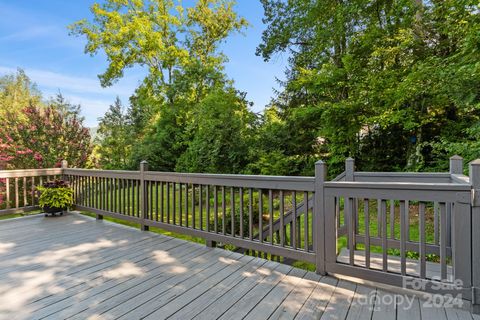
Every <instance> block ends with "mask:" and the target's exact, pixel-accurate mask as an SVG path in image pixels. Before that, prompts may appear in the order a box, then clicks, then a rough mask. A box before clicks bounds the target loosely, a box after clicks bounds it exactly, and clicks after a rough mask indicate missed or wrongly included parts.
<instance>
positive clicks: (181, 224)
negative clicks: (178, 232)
mask: <svg viewBox="0 0 480 320" xmlns="http://www.w3.org/2000/svg"><path fill="white" fill-rule="evenodd" d="M182 191H183V184H182V183H180V185H179V188H178V215H179V219H178V220H179V222H180V226H183V221H182V220H183V201H182Z"/></svg>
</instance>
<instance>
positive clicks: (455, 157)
mask: <svg viewBox="0 0 480 320" xmlns="http://www.w3.org/2000/svg"><path fill="white" fill-rule="evenodd" d="M450 160H463V158H462V157H460V156H459V155H458V154H456V155H453V156H451V157H450Z"/></svg>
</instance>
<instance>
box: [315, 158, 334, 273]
mask: <svg viewBox="0 0 480 320" xmlns="http://www.w3.org/2000/svg"><path fill="white" fill-rule="evenodd" d="M326 177H327V165H326V163H325V162H323V161H321V160H320V161H317V162H316V163H315V194H314V199H315V202H314V207H313V209H314V211H313V218H312V220H313V221H312V223H313V227H314V233H313V237H314V241H313V244H314V248H313V250H314V252H315V266H316V272H317V273H318V274H322V275H325V274H326V271H325V241H336V239H333V240H332V239H325V206H324V205H325V195H324V183H325V180H326Z"/></svg>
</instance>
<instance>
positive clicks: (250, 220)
mask: <svg viewBox="0 0 480 320" xmlns="http://www.w3.org/2000/svg"><path fill="white" fill-rule="evenodd" d="M248 237H249V239H250V241H253V189H252V188H249V189H248Z"/></svg>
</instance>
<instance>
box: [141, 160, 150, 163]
mask: <svg viewBox="0 0 480 320" xmlns="http://www.w3.org/2000/svg"><path fill="white" fill-rule="evenodd" d="M147 163H148V162H147V160H142V161H140V164H147Z"/></svg>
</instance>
